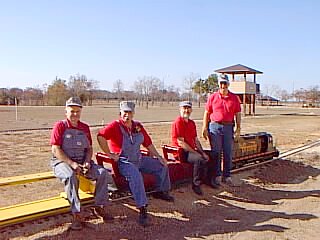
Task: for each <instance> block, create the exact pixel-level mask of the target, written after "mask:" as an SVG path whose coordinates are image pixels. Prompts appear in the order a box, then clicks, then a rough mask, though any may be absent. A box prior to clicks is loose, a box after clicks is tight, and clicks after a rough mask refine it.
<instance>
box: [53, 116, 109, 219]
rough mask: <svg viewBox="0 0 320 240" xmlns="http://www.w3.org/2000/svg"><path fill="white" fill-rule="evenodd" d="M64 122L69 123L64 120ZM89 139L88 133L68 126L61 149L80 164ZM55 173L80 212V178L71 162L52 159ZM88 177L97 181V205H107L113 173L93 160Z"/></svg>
mask: <svg viewBox="0 0 320 240" xmlns="http://www.w3.org/2000/svg"><path fill="white" fill-rule="evenodd" d="M64 124H65V125H66V124H67V123H66V122H65V121H64ZM88 147H89V140H88V138H87V136H86V134H85V133H84V132H83V131H81V130H78V129H73V128H67V129H66V130H65V131H64V133H63V140H62V145H61V149H62V150H63V151H64V153H65V154H66V155H67V156H68V157H69V158H70V159H71V160H72V161H75V162H77V163H79V164H82V163H83V162H84V161H85V158H86V154H87V149H88ZM51 166H52V168H53V172H54V175H55V176H56V177H57V178H59V179H60V180H61V182H62V183H63V184H64V189H65V192H66V194H67V198H68V201H69V203H70V207H71V211H72V212H73V213H77V212H80V200H79V195H78V189H79V180H78V178H77V176H76V174H75V171H74V170H73V169H72V168H71V167H70V165H69V164H67V163H65V162H63V161H61V160H59V159H57V158H56V157H55V156H53V157H52V159H51ZM85 177H86V178H88V179H90V180H95V181H96V188H95V205H96V206H105V205H106V204H107V202H108V183H110V182H112V177H111V175H110V174H109V173H108V172H107V170H106V169H105V168H103V167H101V166H98V165H96V164H95V163H94V162H93V161H92V160H91V167H90V169H89V171H88V173H87V174H86V175H85Z"/></svg>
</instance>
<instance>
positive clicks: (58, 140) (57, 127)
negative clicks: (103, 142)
mask: <svg viewBox="0 0 320 240" xmlns="http://www.w3.org/2000/svg"><path fill="white" fill-rule="evenodd" d="M66 123H67V124H65V123H64V121H58V122H56V123H55V124H54V127H53V129H52V132H51V138H50V144H51V145H57V146H61V144H62V136H63V133H64V131H65V130H66V129H67V128H73V129H78V130H81V131H83V132H85V134H86V135H87V138H88V140H89V143H90V146H91V145H92V138H91V132H90V128H89V126H88V125H87V124H86V123H84V122H80V121H79V122H78V126H77V127H73V126H72V125H71V123H70V121H69V120H67V121H66Z"/></svg>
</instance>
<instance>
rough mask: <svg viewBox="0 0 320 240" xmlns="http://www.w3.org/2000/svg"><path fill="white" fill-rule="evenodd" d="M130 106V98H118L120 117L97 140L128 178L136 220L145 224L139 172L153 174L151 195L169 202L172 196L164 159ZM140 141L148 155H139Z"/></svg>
mask: <svg viewBox="0 0 320 240" xmlns="http://www.w3.org/2000/svg"><path fill="white" fill-rule="evenodd" d="M134 110H135V104H134V102H130V101H122V102H121V103H120V118H119V119H118V120H116V121H113V122H111V123H110V124H108V125H106V126H105V127H104V128H103V129H101V130H100V131H99V133H98V142H99V145H100V147H101V149H102V151H104V152H105V153H106V154H107V156H108V157H110V158H112V159H114V160H115V161H116V162H117V163H118V166H119V171H120V174H121V175H123V176H124V177H125V178H126V179H127V181H128V182H129V188H130V190H131V193H132V195H133V198H134V200H135V202H136V206H137V208H138V209H139V210H140V214H139V224H140V225H142V226H147V225H148V220H147V204H148V200H147V196H146V192H145V188H144V183H143V177H142V175H141V173H149V174H153V175H154V176H155V177H156V191H157V192H155V193H154V194H153V197H155V198H159V199H162V200H165V201H169V202H173V201H174V199H173V197H172V196H170V195H169V190H170V188H171V184H170V179H169V173H168V167H167V163H166V160H165V159H163V158H162V157H161V156H160V154H159V153H158V152H157V150H156V148H155V147H154V145H153V144H152V141H151V138H150V136H149V135H148V133H147V132H146V130H145V129H144V127H143V126H142V125H141V123H140V122H137V121H133V117H134V113H135V111H134ZM108 141H109V145H108ZM141 144H142V145H143V146H144V147H145V148H147V149H148V151H149V154H150V156H142V155H141V152H140V146H141Z"/></svg>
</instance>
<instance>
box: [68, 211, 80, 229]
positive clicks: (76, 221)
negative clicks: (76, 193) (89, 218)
mask: <svg viewBox="0 0 320 240" xmlns="http://www.w3.org/2000/svg"><path fill="white" fill-rule="evenodd" d="M82 223H83V219H82V217H81V215H80V213H73V214H72V223H71V225H70V228H71V229H72V230H81V229H82V228H83V224H82Z"/></svg>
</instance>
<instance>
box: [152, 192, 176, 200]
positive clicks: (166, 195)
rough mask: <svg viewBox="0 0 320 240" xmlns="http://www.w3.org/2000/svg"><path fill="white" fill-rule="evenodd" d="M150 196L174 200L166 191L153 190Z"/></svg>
mask: <svg viewBox="0 0 320 240" xmlns="http://www.w3.org/2000/svg"><path fill="white" fill-rule="evenodd" d="M152 196H153V197H154V198H157V199H161V200H164V201H167V202H174V198H173V197H172V196H170V195H169V193H168V192H155V193H153V194H152Z"/></svg>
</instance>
